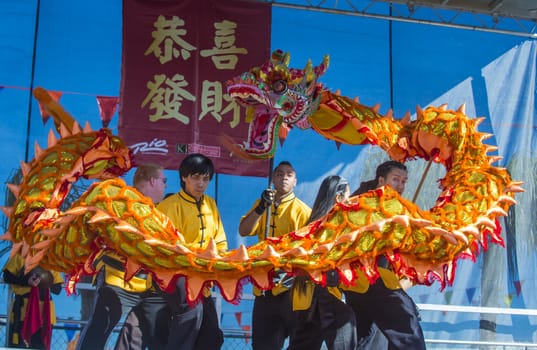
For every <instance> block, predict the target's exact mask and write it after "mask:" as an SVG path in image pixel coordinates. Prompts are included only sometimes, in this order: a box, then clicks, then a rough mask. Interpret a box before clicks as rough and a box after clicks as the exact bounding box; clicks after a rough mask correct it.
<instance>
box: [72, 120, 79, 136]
mask: <svg viewBox="0 0 537 350" xmlns="http://www.w3.org/2000/svg"><path fill="white" fill-rule="evenodd" d="M72 133H73V135H76V134H80V125H79V124H78V123H77V122H74V123H73V130H72Z"/></svg>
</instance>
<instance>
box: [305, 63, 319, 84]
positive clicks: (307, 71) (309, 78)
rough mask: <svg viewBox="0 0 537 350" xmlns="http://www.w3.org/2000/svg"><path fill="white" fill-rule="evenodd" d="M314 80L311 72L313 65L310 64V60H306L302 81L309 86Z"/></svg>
mask: <svg viewBox="0 0 537 350" xmlns="http://www.w3.org/2000/svg"><path fill="white" fill-rule="evenodd" d="M315 78H316V76H315V73H314V72H313V65H312V64H311V60H308V62H307V63H306V67H305V68H304V79H305V80H306V83H307V84H309V83H311V82H312V81H314V80H315Z"/></svg>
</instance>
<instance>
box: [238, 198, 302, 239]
mask: <svg viewBox="0 0 537 350" xmlns="http://www.w3.org/2000/svg"><path fill="white" fill-rule="evenodd" d="M258 205H259V199H258V200H257V201H256V202H255V203H254V205H253V206H252V208H251V209H250V210H249V211H248V213H246V215H244V216H243V219H244V218H245V217H246V216H247V215H248V214H250V213H251V212H252V211H253V210H254V209H255V208H256V207H257V206H258ZM270 208H271V211H270V229H269V232H268V237H280V236H282V235H284V234H286V233H289V232H292V231H296V230H297V229H299V228H301V227H303V226H305V225H306V222H307V221H308V219H309V217H310V214H311V208H310V207H309V206H308V205H307V204H306V203H304V202H302V201H301V200H300V199H298V198H297V196H295V194H294V192H291V193H289V194H288V195H287V196H285V197H284V198H282V200H281V202H280V204H279V205H278V207H277V208H276V207H275V206H274V204H272V205H271V207H270ZM266 218H267V215H266V213H265V214H263V215H262V216H261V218H260V219H259V221H258V222H257V224H256V225H255V226H254V229H253V230H252V232H251V233H250V234H249V236H254V235H257V237H258V239H259V241H263V240H264V239H265V228H266ZM241 220H242V219H241Z"/></svg>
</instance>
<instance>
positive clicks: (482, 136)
mask: <svg viewBox="0 0 537 350" xmlns="http://www.w3.org/2000/svg"><path fill="white" fill-rule="evenodd" d="M479 136H481V141H485V140H486V139H489V138H491V137H492V134H489V133H481V134H480V135H479Z"/></svg>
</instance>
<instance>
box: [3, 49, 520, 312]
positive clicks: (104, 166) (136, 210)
mask: <svg viewBox="0 0 537 350" xmlns="http://www.w3.org/2000/svg"><path fill="white" fill-rule="evenodd" d="M288 64H289V56H288V55H284V54H283V53H282V52H280V51H277V52H275V53H274V54H273V57H272V59H271V60H270V61H269V62H267V63H266V64H264V65H263V66H261V67H259V68H253V69H252V70H250V71H249V72H247V73H244V74H242V75H241V76H240V77H237V78H235V79H234V80H233V81H232V82H230V85H229V87H228V89H229V94H230V95H231V96H232V97H233V98H234V99H236V100H237V101H240V102H241V103H242V104H245V105H249V106H252V107H254V109H255V115H253V119H252V121H251V125H250V135H249V138H248V141H247V142H246V144H245V145H242V146H240V147H239V146H232V148H233V149H234V150H235V151H236V152H238V153H240V154H241V155H243V156H248V157H253V158H263V157H270V156H272V155H273V152H274V147H275V143H274V138H275V137H276V135H277V134H278V130H279V128H280V127H281V126H282V124H284V123H285V124H287V125H297V126H300V127H309V126H311V127H313V128H314V129H315V130H316V131H318V132H319V133H321V134H322V135H324V136H326V137H327V138H330V139H334V140H337V141H339V142H344V143H349V144H363V143H372V144H376V145H379V146H380V147H382V148H383V149H385V150H386V151H387V152H388V153H389V154H390V156H392V158H394V159H397V160H401V161H403V160H406V159H409V158H412V157H422V158H425V159H428V158H430V157H435V159H436V160H437V161H439V162H441V163H443V164H444V165H445V166H446V169H447V170H448V171H447V174H446V177H445V178H444V179H443V180H442V186H443V187H444V191H443V193H442V195H441V197H440V198H439V199H438V203H437V205H436V206H435V207H434V208H432V209H431V210H429V211H423V210H421V209H420V208H418V207H417V206H416V205H414V204H413V203H411V202H409V201H407V200H405V199H403V198H401V197H400V196H399V194H398V193H397V192H395V191H394V190H393V189H391V188H389V187H383V188H380V189H377V190H375V191H371V192H368V193H366V194H363V195H361V196H358V197H353V198H351V199H350V200H349V202H348V203H340V204H337V205H336V206H335V207H334V208H333V209H332V210H331V211H330V212H329V213H328V214H327V215H326V216H325V217H323V218H322V219H320V220H317V221H315V222H313V223H311V224H309V225H308V226H306V227H303V228H301V229H299V230H297V231H296V232H290V233H288V234H287V235H284V236H282V237H278V238H269V239H267V240H265V241H263V242H259V243H257V244H255V245H252V246H249V247H246V246H243V245H241V246H240V247H239V248H237V249H234V250H230V251H227V252H225V253H221V252H218V250H217V249H216V245H215V243H214V242H213V241H211V242H209V245H208V246H207V247H206V248H204V249H201V248H199V247H195V246H192V245H189V244H187V243H185V240H184V238H183V236H182V235H181V233H180V232H178V231H177V230H176V229H175V227H174V226H173V224H172V223H171V222H170V220H169V219H168V218H167V217H166V216H165V215H164V214H162V213H161V212H159V211H158V210H157V209H156V208H155V206H154V205H153V203H151V200H150V199H149V198H147V197H144V196H143V195H142V194H141V193H140V192H138V191H137V190H136V189H134V188H132V187H130V186H127V185H126V184H125V182H124V181H123V180H121V179H119V178H117V177H118V176H120V175H121V174H123V173H125V172H126V171H128V170H129V169H130V168H131V166H132V160H131V156H130V152H129V150H128V148H127V147H126V145H125V144H124V142H123V141H122V140H121V139H120V138H118V137H117V136H114V135H112V134H111V132H110V131H109V130H107V129H102V130H99V131H91V130H90V128H89V127H86V128H84V129H81V128H80V127H79V126H78V124H77V123H76V122H74V120H73V118H72V117H71V116H70V115H69V114H68V113H67V112H66V111H65V110H63V108H62V107H61V106H60V105H59V104H57V103H56V102H54V101H53V100H52V99H51V98H50V96H49V95H48V94H47V93H46V91H44V90H43V89H36V90H35V91H34V95H35V97H36V98H37V99H38V100H39V101H40V102H41V104H42V105H43V106H44V107H45V108H46V109H47V110H48V111H49V112H50V113H51V115H53V116H54V118H55V121H56V122H57V126H58V128H59V131H60V136H61V138H59V139H57V138H56V137H55V135H54V133H53V132H51V133H50V135H49V145H48V147H47V148H46V149H41V148H40V147H39V146H38V145H36V147H35V158H34V159H33V160H32V161H31V162H29V163H21V168H22V171H23V174H24V177H23V181H22V183H21V184H20V185H9V189H10V190H11V191H12V192H13V193H14V194H15V196H16V197H17V199H16V201H15V203H14V205H13V207H9V208H8V207H4V208H3V211H4V213H5V214H6V215H7V216H8V217H9V219H10V220H9V227H8V232H6V233H5V234H4V236H3V239H8V240H11V241H12V242H13V248H12V254H15V253H20V254H21V255H22V256H23V257H25V259H26V268H27V269H28V270H29V269H31V268H33V267H35V266H37V265H40V266H42V267H43V268H45V269H49V270H55V271H59V272H65V273H67V274H68V276H70V283H69V287H70V288H69V289H70V290H71V291H72V290H73V289H74V286H75V285H76V282H77V281H78V280H79V278H80V276H81V275H84V274H93V273H95V272H96V271H95V269H94V264H93V263H94V259H95V256H96V255H98V253H99V252H101V251H102V250H112V251H114V252H116V253H118V254H119V255H121V256H123V257H124V258H125V269H126V274H125V278H126V279H127V280H128V279H130V278H132V276H134V275H135V274H136V273H137V272H139V271H140V269H145V270H146V271H149V272H150V273H152V274H153V277H154V280H155V281H157V283H158V284H159V285H160V286H161V288H163V289H168V290H169V289H170V288H173V286H174V283H173V281H174V279H175V278H176V277H177V276H186V278H187V289H188V298H189V300H191V301H193V300H196V299H197V298H199V297H200V293H201V290H202V288H203V286H204V285H205V284H206V283H209V282H216V284H217V285H218V286H219V287H220V291H221V294H222V295H223V297H224V298H225V299H226V300H228V301H230V302H236V301H238V300H239V299H240V292H241V287H242V285H243V284H244V283H247V282H252V283H254V284H255V285H257V286H258V287H260V288H262V289H269V288H271V287H272V277H273V273H274V270H275V268H278V269H283V270H285V271H287V272H288V273H290V274H293V273H296V272H297V271H301V273H303V272H304V271H305V272H307V273H308V274H309V275H310V276H311V277H312V278H313V279H314V280H315V281H317V282H318V283H324V281H325V274H324V273H325V272H326V271H328V270H330V269H337V270H338V271H339V274H340V277H341V281H342V282H343V283H347V284H350V283H353V281H354V280H355V278H356V277H357V274H356V271H357V270H358V269H361V270H363V271H364V272H365V273H366V275H367V276H368V277H369V278H370V280H371V281H373V280H374V279H375V278H376V277H377V275H378V272H377V269H376V257H377V256H378V255H381V254H385V255H386V256H387V257H388V259H389V261H390V262H391V263H392V265H393V266H394V271H395V272H396V273H397V274H399V275H401V276H408V277H409V278H410V279H412V280H413V281H415V282H417V283H423V284H431V283H432V282H433V281H434V280H435V279H436V280H439V281H440V282H441V283H442V285H444V284H445V283H446V282H447V283H451V282H452V280H453V277H454V270H455V269H454V267H455V263H456V261H457V259H458V258H460V257H461V256H470V257H475V256H476V255H477V254H478V253H479V245H480V244H481V245H482V246H483V247H485V248H486V244H487V242H488V240H489V239H491V240H492V241H493V242H496V243H502V239H501V237H500V235H499V231H500V227H499V224H498V222H497V220H496V219H497V218H498V217H500V216H505V215H507V214H506V212H507V209H508V208H509V206H510V205H512V204H514V203H515V201H514V193H516V192H520V191H522V189H521V188H520V183H519V182H513V181H511V180H510V178H509V176H508V174H507V172H506V171H505V170H504V169H501V168H496V167H493V166H492V165H490V163H491V162H492V161H494V157H487V156H486V153H487V151H488V150H490V147H487V146H485V145H483V144H482V143H481V141H482V140H483V139H484V138H486V135H484V134H481V133H479V132H477V131H475V126H476V125H477V123H478V120H470V119H468V118H467V117H466V116H465V115H464V113H463V110H462V109H460V110H458V111H449V110H447V109H446V108H444V107H442V108H428V109H426V110H424V111H421V110H419V111H418V120H417V121H410V118H409V117H407V118H404V119H403V120H402V121H397V120H395V119H394V118H393V117H392V116H391V115H387V116H380V115H379V114H378V113H377V111H376V110H375V109H372V108H368V107H365V106H362V105H360V104H358V103H357V102H355V101H353V100H350V99H348V98H345V97H341V96H336V95H333V94H331V93H330V92H328V91H327V90H325V89H323V87H322V86H321V85H319V84H318V83H317V78H318V77H319V76H320V75H322V73H323V72H324V71H325V70H326V68H327V64H328V59H327V58H326V59H325V60H324V61H323V63H322V64H321V65H320V66H319V67H312V66H311V64H308V65H307V66H306V69H305V70H296V69H290V68H288ZM228 143H229V142H228ZM81 177H84V178H89V179H96V180H98V181H96V182H94V183H93V185H92V186H90V188H89V189H88V190H87V191H86V192H85V193H84V194H83V195H82V196H81V197H80V198H79V199H78V200H77V201H76V202H75V203H73V204H72V206H71V207H70V208H68V209H67V210H61V209H60V208H61V205H62V202H63V200H64V198H65V196H66V194H67V193H68V191H69V188H70V187H71V186H72V184H73V183H75V181H77V180H78V179H80V178H81Z"/></svg>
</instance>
